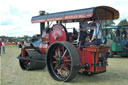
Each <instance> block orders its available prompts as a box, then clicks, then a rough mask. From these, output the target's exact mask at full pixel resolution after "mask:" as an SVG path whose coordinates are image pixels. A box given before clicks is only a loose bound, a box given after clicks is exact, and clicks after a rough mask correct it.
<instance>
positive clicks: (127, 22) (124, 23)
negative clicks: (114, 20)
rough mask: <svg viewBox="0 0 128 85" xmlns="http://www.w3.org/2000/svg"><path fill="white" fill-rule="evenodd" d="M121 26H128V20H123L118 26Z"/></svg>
mask: <svg viewBox="0 0 128 85" xmlns="http://www.w3.org/2000/svg"><path fill="white" fill-rule="evenodd" d="M121 25H128V21H127V20H126V19H124V20H121V21H120V22H119V24H118V26H121Z"/></svg>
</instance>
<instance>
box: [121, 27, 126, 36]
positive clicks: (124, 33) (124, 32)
mask: <svg viewBox="0 0 128 85" xmlns="http://www.w3.org/2000/svg"><path fill="white" fill-rule="evenodd" d="M121 35H122V37H124V38H127V31H126V30H125V28H124V29H123V31H122V34H121Z"/></svg>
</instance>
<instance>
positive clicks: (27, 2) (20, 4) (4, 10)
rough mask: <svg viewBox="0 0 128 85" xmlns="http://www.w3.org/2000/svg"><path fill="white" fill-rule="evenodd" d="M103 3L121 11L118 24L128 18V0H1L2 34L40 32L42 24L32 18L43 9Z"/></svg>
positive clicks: (32, 33) (99, 4) (90, 5)
mask: <svg viewBox="0 0 128 85" xmlns="http://www.w3.org/2000/svg"><path fill="white" fill-rule="evenodd" d="M103 5H105V6H111V7H113V8H115V9H117V10H118V11H119V12H120V18H119V19H118V20H115V23H116V24H118V23H119V21H120V20H123V19H127V20H128V11H127V10H128V0H0V36H3V35H4V36H24V35H29V36H32V35H35V34H39V33H40V25H39V23H36V24H32V23H31V18H32V16H36V15H39V11H41V10H45V11H47V12H48V13H54V12H60V11H67V10H76V9H83V8H89V7H95V6H103Z"/></svg>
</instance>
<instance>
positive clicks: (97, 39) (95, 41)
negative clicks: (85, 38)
mask: <svg viewBox="0 0 128 85" xmlns="http://www.w3.org/2000/svg"><path fill="white" fill-rule="evenodd" d="M91 28H92V29H94V31H93V36H92V38H91V40H90V41H89V42H88V43H85V45H84V46H85V47H87V46H89V45H100V44H102V37H101V32H100V30H99V25H98V24H96V23H92V24H91Z"/></svg>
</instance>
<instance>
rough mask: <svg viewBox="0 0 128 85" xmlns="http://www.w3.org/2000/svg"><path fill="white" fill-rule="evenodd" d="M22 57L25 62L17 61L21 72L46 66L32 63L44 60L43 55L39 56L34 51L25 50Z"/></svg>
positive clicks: (42, 63) (43, 63)
mask: <svg viewBox="0 0 128 85" xmlns="http://www.w3.org/2000/svg"><path fill="white" fill-rule="evenodd" d="M20 56H21V55H20ZM21 57H22V56H21ZM24 57H25V58H26V60H23V59H19V64H20V67H21V68H22V69H23V70H36V69H44V68H45V66H46V63H45V62H37V61H34V60H36V59H40V58H44V56H43V55H41V54H39V53H38V52H36V51H35V50H25V56H24ZM24 57H23V58H24ZM30 59H33V60H30Z"/></svg>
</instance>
